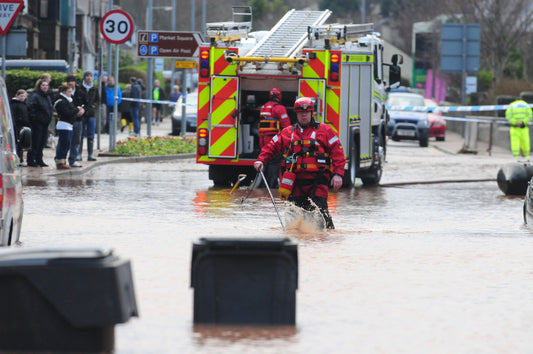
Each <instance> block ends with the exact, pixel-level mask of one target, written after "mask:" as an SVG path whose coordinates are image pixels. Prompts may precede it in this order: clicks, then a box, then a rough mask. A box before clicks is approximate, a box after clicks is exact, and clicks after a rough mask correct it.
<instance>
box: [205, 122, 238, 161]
mask: <svg viewBox="0 0 533 354" xmlns="http://www.w3.org/2000/svg"><path fill="white" fill-rule="evenodd" d="M235 133H236V129H235V128H234V127H218V128H213V129H211V147H210V148H209V155H210V156H211V157H231V158H233V157H235V155H236V149H235V148H236V144H235V142H236V139H235V136H236V134H235Z"/></svg>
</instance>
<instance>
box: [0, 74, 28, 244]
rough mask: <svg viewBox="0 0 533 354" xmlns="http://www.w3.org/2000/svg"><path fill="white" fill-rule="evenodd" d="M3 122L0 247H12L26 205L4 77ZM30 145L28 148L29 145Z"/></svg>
mask: <svg viewBox="0 0 533 354" xmlns="http://www.w3.org/2000/svg"><path fill="white" fill-rule="evenodd" d="M0 118H1V122H2V124H0V155H1V156H0V193H1V194H0V246H9V245H12V244H15V243H16V242H18V241H19V238H20V228H21V225H22V214H23V210H24V203H23V201H22V175H21V171H20V160H19V157H18V156H17V151H16V143H15V128H14V126H13V120H12V118H11V110H10V108H9V97H8V94H7V89H6V83H5V81H4V79H3V78H2V77H0ZM27 143H28V144H29V141H28V142H27ZM27 147H28V146H24V148H27Z"/></svg>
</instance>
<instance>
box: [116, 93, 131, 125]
mask: <svg viewBox="0 0 533 354" xmlns="http://www.w3.org/2000/svg"><path fill="white" fill-rule="evenodd" d="M122 98H123V100H122V102H120V105H119V106H118V111H119V112H120V123H121V127H120V132H121V133H122V132H124V128H126V127H127V126H129V127H130V133H131V132H133V123H132V120H131V101H130V100H124V98H131V84H127V85H126V88H125V89H124V91H122Z"/></svg>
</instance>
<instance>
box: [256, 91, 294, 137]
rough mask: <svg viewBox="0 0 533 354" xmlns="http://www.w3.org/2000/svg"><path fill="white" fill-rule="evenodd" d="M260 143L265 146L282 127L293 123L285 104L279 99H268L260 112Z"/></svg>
mask: <svg viewBox="0 0 533 354" xmlns="http://www.w3.org/2000/svg"><path fill="white" fill-rule="evenodd" d="M259 116H260V120H259V137H260V139H259V143H260V146H261V147H263V146H265V145H266V144H268V143H269V142H270V140H271V139H272V138H273V137H274V136H275V135H276V134H277V133H279V132H280V131H281V130H282V129H284V128H286V127H288V126H290V125H291V120H290V118H289V115H288V114H287V109H286V108H285V106H284V105H282V104H280V103H279V102H277V101H268V102H267V103H265V104H264V105H263V106H262V107H261V110H260V112H259Z"/></svg>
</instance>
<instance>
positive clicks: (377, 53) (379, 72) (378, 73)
mask: <svg viewBox="0 0 533 354" xmlns="http://www.w3.org/2000/svg"><path fill="white" fill-rule="evenodd" d="M380 58H381V50H378V49H377V48H374V78H375V80H376V82H377V83H381V80H382V79H383V68H382V67H381V65H379V63H380V62H381V60H379V59H380Z"/></svg>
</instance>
